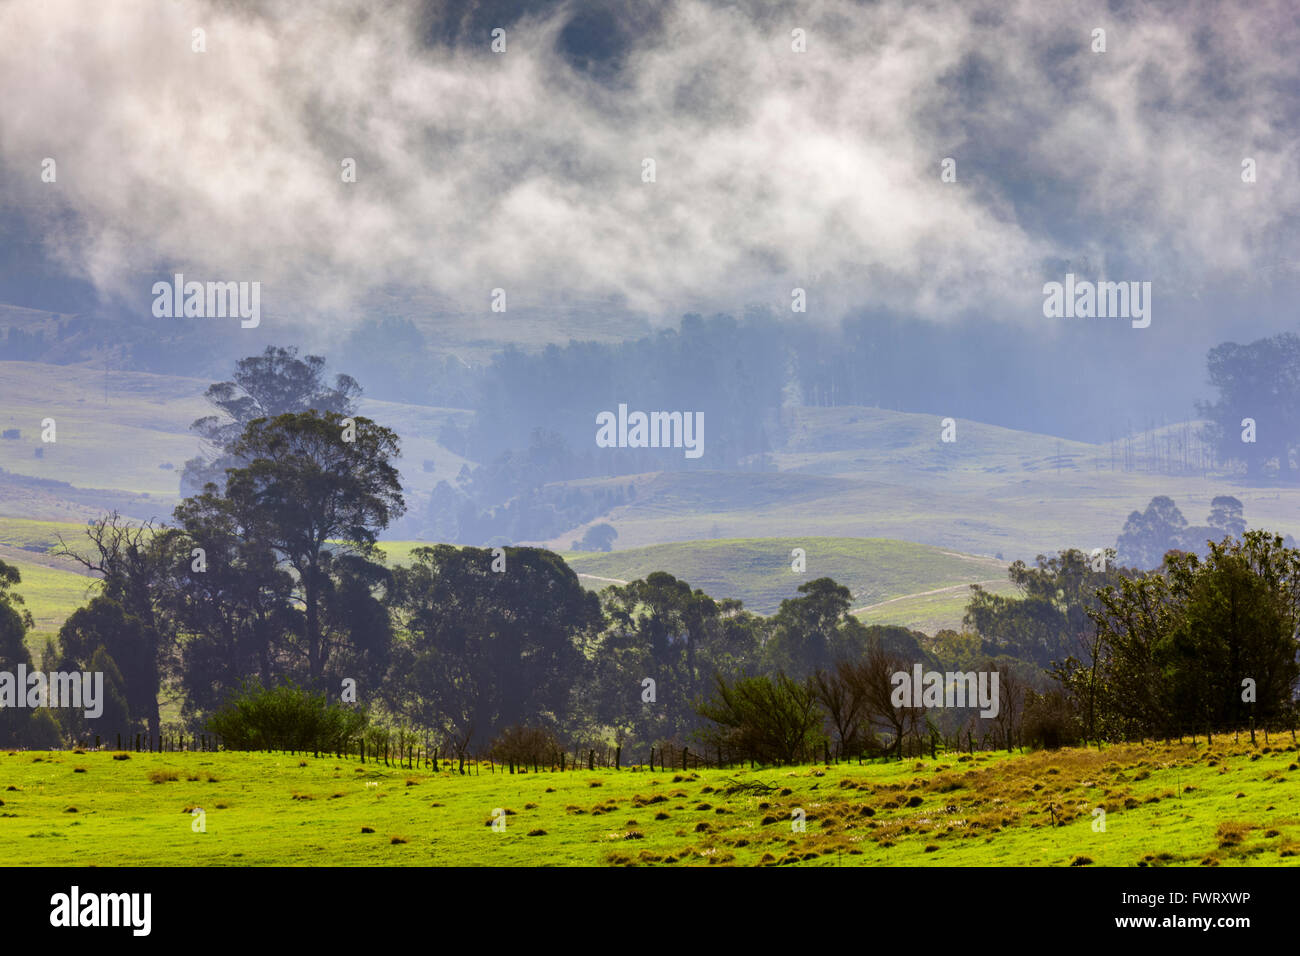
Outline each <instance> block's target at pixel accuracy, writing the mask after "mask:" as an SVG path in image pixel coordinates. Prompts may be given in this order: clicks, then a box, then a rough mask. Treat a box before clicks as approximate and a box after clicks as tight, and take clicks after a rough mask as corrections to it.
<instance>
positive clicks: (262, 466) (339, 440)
mask: <svg viewBox="0 0 1300 956" xmlns="http://www.w3.org/2000/svg"><path fill="white" fill-rule="evenodd" d="M349 422H350V423H351V424H349ZM231 447H232V451H233V453H234V454H235V455H237V456H238V457H239V458H240V459H241V460H244V461H247V462H248V464H247V465H245V466H243V467H241V468H233V469H231V470H230V471H228V472H227V480H226V493H225V497H226V498H227V499H228V501H229V502H230V507H231V508H232V509H233V510H234V513H235V514H237V515H238V516H239V523H240V524H241V525H242V527H243V528H245V529H246V530H247V533H248V534H249V535H250V537H252V538H253V539H255V540H258V541H260V542H262V543H263V544H264V545H266V546H269V547H270V548H272V549H274V550H275V551H276V553H277V554H278V555H279V556H280V558H281V560H282V561H283V562H284V563H285V564H287V565H288V566H289V567H290V568H291V569H292V571H293V573H294V580H295V597H296V599H297V601H298V602H299V603H300V604H301V607H302V610H303V631H304V642H305V647H304V648H303V652H304V657H305V662H306V665H307V674H308V681H309V683H310V685H311V686H312V687H319V686H320V684H321V682H322V679H323V677H324V675H325V670H326V665H327V664H328V663H329V659H330V655H331V654H332V653H333V651H334V650H335V648H336V646H337V644H338V641H339V637H338V635H336V634H331V633H329V632H328V631H327V629H326V628H325V626H324V625H325V622H324V620H323V618H322V612H323V601H324V600H325V597H326V594H327V590H328V588H329V587H330V581H329V574H330V570H331V568H332V567H334V566H335V558H334V555H335V554H338V555H344V554H356V555H359V556H361V557H363V558H372V557H374V556H375V555H376V554H377V550H376V548H375V541H376V540H377V538H378V534H379V532H380V531H382V530H383V529H384V528H386V527H388V524H389V522H390V521H392V520H394V519H395V518H397V517H400V516H401V515H402V514H403V513H404V511H405V502H404V500H403V498H402V486H401V480H400V477H399V475H398V472H397V469H396V468H395V467H394V466H393V464H392V459H394V458H396V457H397V456H398V455H399V454H400V448H399V445H398V440H397V435H396V434H394V433H393V432H392V431H390V430H389V429H387V428H383V427H381V426H379V425H376V424H375V423H374V422H372V421H371V420H370V419H368V418H361V417H357V418H355V419H347V420H345V419H344V417H343V416H342V415H339V414H337V413H335V412H327V413H324V414H319V413H316V412H306V413H299V414H286V415H279V416H277V417H275V418H271V419H266V418H259V419H255V420H254V421H251V422H249V423H248V426H247V427H246V428H245V430H244V434H243V435H242V436H241V437H240V438H239V440H238V441H236V442H235V443H234V444H233V445H232V446H231Z"/></svg>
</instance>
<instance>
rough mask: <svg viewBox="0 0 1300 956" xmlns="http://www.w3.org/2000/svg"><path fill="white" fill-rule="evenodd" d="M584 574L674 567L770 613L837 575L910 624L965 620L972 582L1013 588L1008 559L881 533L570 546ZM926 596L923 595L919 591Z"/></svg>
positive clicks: (625, 575) (628, 576)
mask: <svg viewBox="0 0 1300 956" xmlns="http://www.w3.org/2000/svg"><path fill="white" fill-rule="evenodd" d="M795 548H803V549H804V552H805V554H806V561H807V565H806V567H807V570H806V571H805V572H803V573H796V572H794V571H792V570H791V560H792V558H791V552H792V551H793V549H795ZM564 557H565V560H566V561H568V563H569V564H570V565H571V566H572V567H573V569H574V570H575V571H577V572H578V573H579V574H583V575H587V577H584V578H583V582H584V583H585V584H587V585H588V586H589V587H592V588H596V589H599V588H601V587H604V586H606V585H607V584H608V583H609V581H610V580H625V581H626V580H632V579H634V578H639V577H644V576H645V575H647V574H649V573H650V572H651V571H668V572H670V573H671V574H673V575H674V576H676V577H679V578H682V579H683V580H685V581H687V582H689V583H690V585H691V586H692V587H696V588H702V589H703V590H704V591H706V592H707V593H709V594H711V595H712V596H713V597H716V598H724V597H734V598H740V599H741V600H743V601H744V602H745V606H746V607H748V608H749V609H750V610H753V611H757V612H758V613H760V614H771V613H772V612H774V611H775V610H776V609H777V607H778V606H779V605H780V603H781V601H782V599H784V598H791V597H798V587H799V585H800V584H804V583H806V582H807V581H810V580H812V579H814V578H819V577H832V578H834V579H835V580H836V581H838V582H840V583H841V584H844V585H846V586H848V588H849V589H850V590H851V591H852V592H853V602H854V608H855V609H863V610H862V614H863V616H864V619H868V620H870V621H872V623H891V624H895V623H901V624H908V623H910V622H911V621H913V620H918V619H921V618H926V619H930V620H932V621H940V622H941V623H942V624H943V626H952V621H953V613H954V612H955V615H956V621H957V622H958V623H960V621H961V613H962V610H963V609H964V608H965V596H966V593H967V587H966V585H969V584H971V583H973V582H977V581H984V582H989V584H990V587H991V588H993V589H995V590H997V589H1001V588H1009V587H1010V585H1009V584H1008V582H1007V573H1006V571H1007V566H1006V563H1005V562H1002V561H998V560H996V559H994V558H984V557H978V556H976V555H969V554H958V553H956V552H952V551H945V550H943V549H942V548H936V547H932V546H929V545H921V544H912V543H910V542H907V541H890V540H885V539H881V538H817V537H806V538H741V539H723V540H710V541H686V542H679V543H675V544H660V545H651V546H649V547H644V548H628V549H625V550H621V551H611V552H607V553H593V552H564ZM953 588H955V590H948V591H946V593H945V594H944V595H932V596H931V597H934V598H940V597H943V598H946V602H944V601H939V602H936V603H934V604H931V605H926V604H924V603H920V604H911V603H906V602H904V601H898V602H897V603H896V604H895V603H891V604H885V605H882V606H880V607H877V608H875V609H874V610H871V611H867V610H865V608H866V607H867V606H871V605H877V604H880V603H881V602H885V601H891V602H892V601H893V600H894V599H898V598H903V597H908V596H911V595H917V594H920V593H921V592H925V591H931V590H935V589H953ZM911 600H915V601H918V602H923V601H924V599H923V598H914V599H911Z"/></svg>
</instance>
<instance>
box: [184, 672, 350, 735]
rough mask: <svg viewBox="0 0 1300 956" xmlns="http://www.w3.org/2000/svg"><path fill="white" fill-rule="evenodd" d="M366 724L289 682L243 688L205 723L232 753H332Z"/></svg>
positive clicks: (339, 706) (345, 710)
mask: <svg viewBox="0 0 1300 956" xmlns="http://www.w3.org/2000/svg"><path fill="white" fill-rule="evenodd" d="M364 726H365V717H364V715H362V714H361V713H359V712H357V711H355V710H351V709H349V708H347V707H343V706H342V705H339V704H335V703H332V702H331V701H330V699H329V698H328V697H327V696H326V694H324V693H312V692H310V691H306V690H303V689H301V688H299V687H296V686H295V685H293V684H283V685H280V686H278V687H272V688H269V689H267V688H263V687H261V686H259V685H257V684H246V685H245V686H244V687H243V688H241V689H240V691H239V692H238V693H237V694H236V695H235V696H234V697H233V698H232V699H231V700H230V701H229V702H228V703H227V704H226V706H225V707H223V708H222V709H221V710H219V711H218V712H217V713H216V714H214V715H213V716H212V717H211V719H210V720H209V721H208V729H209V731H211V732H212V733H216V734H220V735H221V737H222V738H223V739H224V741H225V745H226V747H227V748H228V749H231V750H330V749H332V748H334V746H335V745H336V744H341V743H342V742H343V741H344V740H345V739H347V738H349V737H355V736H356V735H357V734H358V733H360V732H361V730H362V728H363V727H364Z"/></svg>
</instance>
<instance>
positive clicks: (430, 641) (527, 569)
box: [389, 545, 600, 747]
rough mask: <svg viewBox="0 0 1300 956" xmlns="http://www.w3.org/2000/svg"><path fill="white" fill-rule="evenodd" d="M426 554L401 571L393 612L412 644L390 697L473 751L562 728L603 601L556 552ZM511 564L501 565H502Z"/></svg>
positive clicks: (402, 650)
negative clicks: (512, 731)
mask: <svg viewBox="0 0 1300 956" xmlns="http://www.w3.org/2000/svg"><path fill="white" fill-rule="evenodd" d="M504 557H505V565H504V570H502V571H493V570H492V567H493V564H494V563H495V562H496V558H495V557H494V555H493V553H492V551H490V550H487V549H480V548H454V547H452V546H450V545H437V546H435V547H431V548H417V549H415V550H414V551H413V552H412V554H411V562H410V564H409V565H407V566H406V567H399V568H395V569H394V571H393V588H392V592H391V594H390V597H389V605H390V607H391V608H392V610H393V613H394V615H395V617H396V621H397V624H398V627H399V629H400V630H401V631H402V632H403V633H404V634H405V636H406V640H405V641H403V642H401V643H400V644H399V645H398V646H397V647H396V649H395V655H396V657H395V662H394V667H393V673H394V674H395V675H398V676H397V679H396V680H395V681H393V682H392V687H391V694H390V700H391V705H392V707H393V708H394V709H395V710H397V711H398V712H400V713H402V714H404V715H405V716H406V717H407V718H408V719H410V720H412V721H413V722H414V723H416V724H417V725H420V726H424V727H437V728H439V729H440V730H442V731H443V732H444V733H445V734H446V735H447V736H448V737H451V738H454V739H456V740H458V741H461V742H463V743H462V744H461V746H463V747H468V746H469V742H470V740H471V739H472V738H473V736H474V735H475V734H478V735H480V737H481V738H483V739H491V737H492V736H493V735H495V733H496V732H497V731H500V730H503V729H505V728H506V727H509V726H512V725H515V724H521V725H522V724H528V725H529V726H533V727H545V726H548V725H549V726H550V727H555V726H556V724H557V723H558V720H559V718H560V716H561V715H562V714H563V713H564V710H565V706H566V704H567V702H568V701H569V699H570V695H571V692H572V688H573V684H574V681H575V680H577V679H578V677H579V675H580V674H581V670H582V656H581V653H580V650H579V648H580V647H581V646H582V644H583V637H584V635H585V634H586V632H588V631H590V630H594V629H595V628H596V627H597V626H598V624H599V620H600V605H599V601H598V599H597V598H596V596H595V595H594V594H592V593H590V592H589V591H587V590H586V589H585V588H583V587H582V585H581V583H580V582H579V581H578V576H577V574H575V573H574V571H573V570H572V569H571V568H569V567H568V565H566V564H565V563H564V562H563V561H562V560H561V559H560V557H559V555H556V554H554V553H553V552H550V551H544V550H541V549H538V548H507V549H505V555H504ZM500 566H501V565H499V564H498V567H500Z"/></svg>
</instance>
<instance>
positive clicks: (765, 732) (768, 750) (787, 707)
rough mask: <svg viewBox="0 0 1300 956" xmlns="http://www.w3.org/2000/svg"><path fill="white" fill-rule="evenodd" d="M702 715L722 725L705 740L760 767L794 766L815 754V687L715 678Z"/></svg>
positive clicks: (783, 679) (774, 679) (770, 679)
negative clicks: (758, 764) (711, 695)
mask: <svg viewBox="0 0 1300 956" xmlns="http://www.w3.org/2000/svg"><path fill="white" fill-rule="evenodd" d="M698 710H699V713H700V715H701V716H702V717H704V718H705V719H706V720H710V721H712V722H713V723H714V724H716V725H717V729H716V730H714V731H713V732H712V733H709V734H705V735H704V736H705V737H706V739H709V740H710V741H711V742H712V743H713V744H714V745H716V746H720V747H727V748H728V749H731V750H733V751H739V752H740V753H744V754H748V755H750V756H751V757H752V758H753V759H755V760H758V761H759V762H761V763H794V762H795V761H796V760H799V759H807V758H809V757H810V756H811V755H813V754H815V753H816V748H817V745H818V743H819V742H820V740H821V735H820V733H819V731H818V725H819V724H820V723H821V714H820V713H819V711H818V709H817V695H816V693H815V691H814V690H813V687H812V683H811V681H808V680H804V681H796V680H794V679H792V678H790V677H787V676H786V675H785V674H780V673H778V674H776V675H774V676H769V675H764V676H761V677H740V678H737V679H736V680H734V681H732V682H728V681H727V680H726V679H725V678H724V677H722V675H720V674H719V675H715V677H714V695H713V697H712V699H710V700H709V701H706V702H704V703H702V704H700V705H699V707H698Z"/></svg>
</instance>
